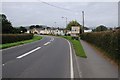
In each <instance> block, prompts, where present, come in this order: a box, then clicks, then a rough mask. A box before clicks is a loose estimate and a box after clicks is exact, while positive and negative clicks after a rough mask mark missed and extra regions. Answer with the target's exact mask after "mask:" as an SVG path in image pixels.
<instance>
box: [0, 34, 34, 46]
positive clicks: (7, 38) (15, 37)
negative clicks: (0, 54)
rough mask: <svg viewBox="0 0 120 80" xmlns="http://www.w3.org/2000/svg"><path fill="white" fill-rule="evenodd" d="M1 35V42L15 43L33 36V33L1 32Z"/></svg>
mask: <svg viewBox="0 0 120 80" xmlns="http://www.w3.org/2000/svg"><path fill="white" fill-rule="evenodd" d="M0 36H2V41H0V43H1V44H5V43H13V42H17V41H23V40H29V39H32V38H33V34H0Z"/></svg>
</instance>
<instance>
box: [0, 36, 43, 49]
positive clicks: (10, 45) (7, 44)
mask: <svg viewBox="0 0 120 80" xmlns="http://www.w3.org/2000/svg"><path fill="white" fill-rule="evenodd" d="M40 39H42V37H41V36H33V38H32V39H29V40H23V41H18V42H13V43H6V44H0V48H2V49H5V48H9V47H13V46H18V45H21V44H26V43H31V42H34V41H37V40H40Z"/></svg>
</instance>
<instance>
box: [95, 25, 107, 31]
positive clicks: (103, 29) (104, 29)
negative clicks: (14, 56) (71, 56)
mask: <svg viewBox="0 0 120 80" xmlns="http://www.w3.org/2000/svg"><path fill="white" fill-rule="evenodd" d="M106 30H108V28H107V27H106V26H104V25H100V26H98V27H97V28H96V29H94V30H93V32H100V31H106Z"/></svg>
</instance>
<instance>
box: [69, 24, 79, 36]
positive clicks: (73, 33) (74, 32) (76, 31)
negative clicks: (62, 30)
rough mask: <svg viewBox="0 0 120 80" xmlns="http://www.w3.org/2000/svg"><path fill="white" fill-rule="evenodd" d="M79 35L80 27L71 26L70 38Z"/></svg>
mask: <svg viewBox="0 0 120 80" xmlns="http://www.w3.org/2000/svg"><path fill="white" fill-rule="evenodd" d="M79 34H80V26H72V27H71V36H73V37H78V36H79Z"/></svg>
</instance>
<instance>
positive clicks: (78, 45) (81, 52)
mask: <svg viewBox="0 0 120 80" xmlns="http://www.w3.org/2000/svg"><path fill="white" fill-rule="evenodd" d="M62 37H63V38H65V39H67V40H69V41H70V42H71V43H72V45H73V48H74V50H75V53H76V55H77V56H80V57H83V58H87V56H86V54H85V51H84V49H83V47H82V45H81V42H80V41H79V40H76V39H72V37H71V36H62Z"/></svg>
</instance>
